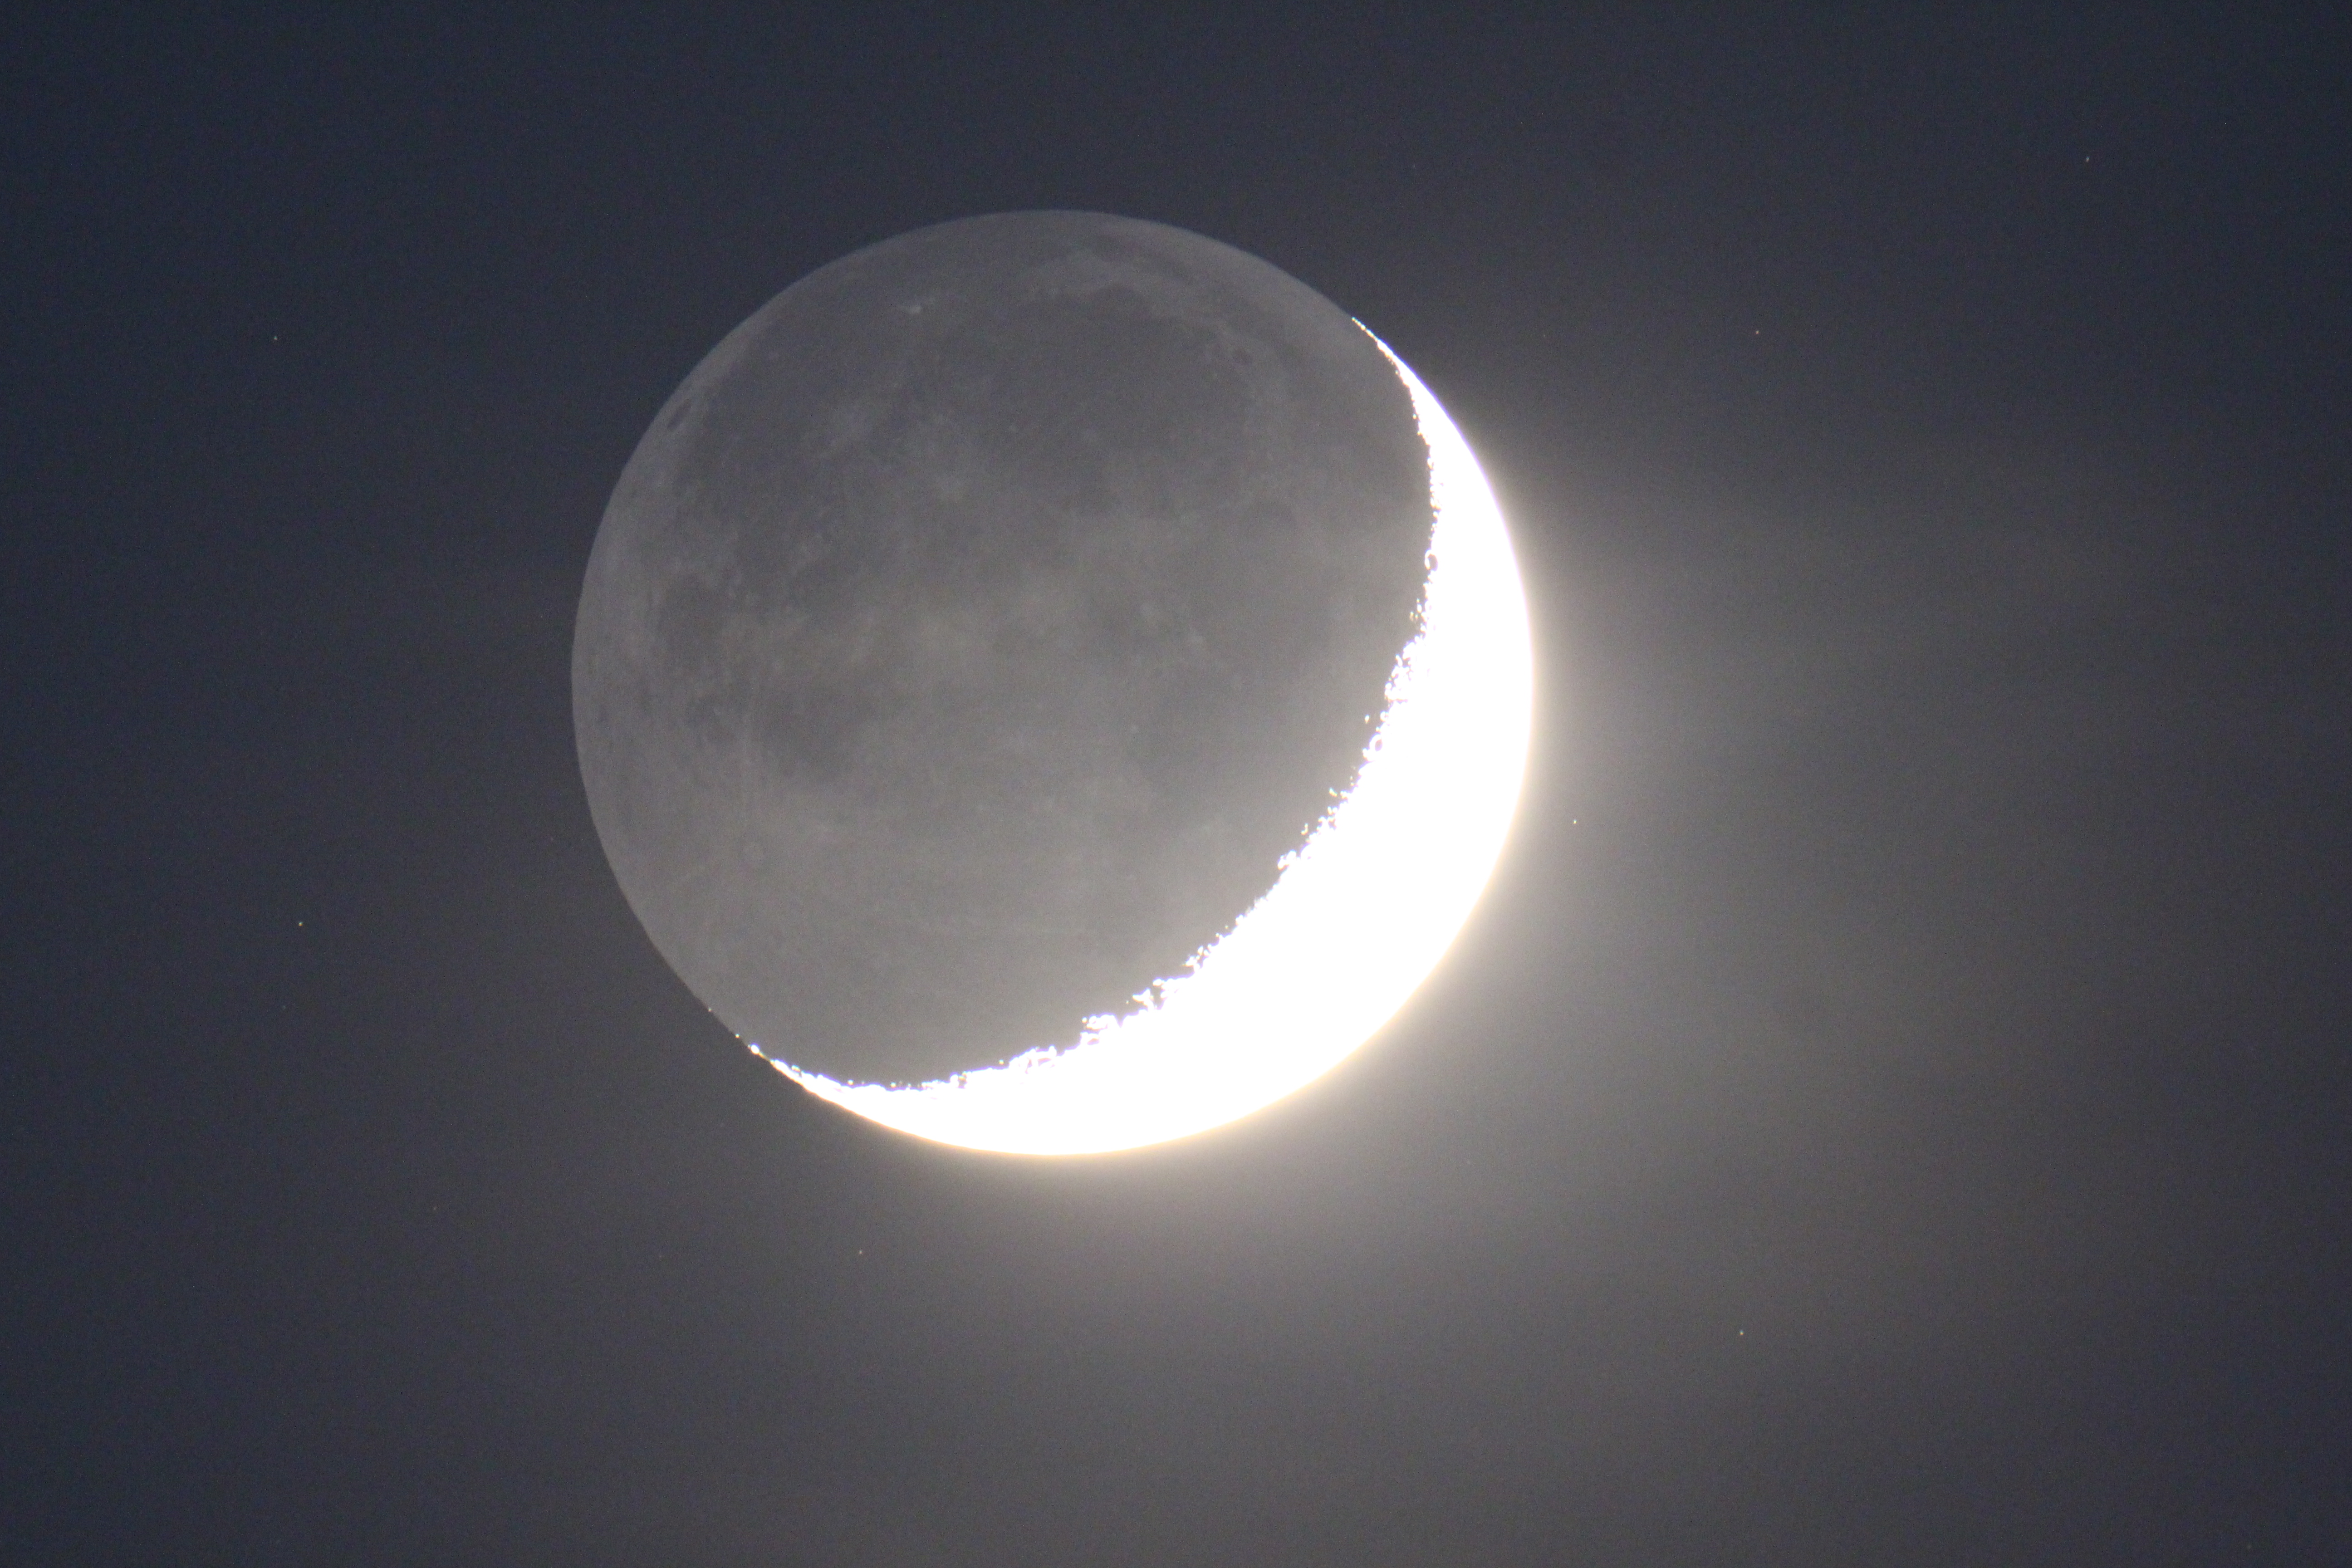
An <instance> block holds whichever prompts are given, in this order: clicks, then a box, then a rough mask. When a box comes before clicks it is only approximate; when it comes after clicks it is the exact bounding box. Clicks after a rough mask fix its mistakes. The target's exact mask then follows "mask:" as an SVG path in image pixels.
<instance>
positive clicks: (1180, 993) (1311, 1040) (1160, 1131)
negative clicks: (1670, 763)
mask: <svg viewBox="0 0 2352 1568" xmlns="http://www.w3.org/2000/svg"><path fill="white" fill-rule="evenodd" d="M1373 341H1374V342H1379V340H1378V339H1377V338H1375V339H1374V340H1373ZM1381 353H1385V354H1388V357H1389V362H1390V363H1391V364H1392V365H1394V366H1395V368H1396V372H1397V374H1398V375H1399V376H1401V377H1402V379H1403V381H1404V384H1405V386H1406V388H1407V389H1408V390H1409V391H1410V392H1411V394H1412V405H1413V411H1414V414H1415V416H1416V417H1417V419H1418V420H1419V422H1420V426H1421V433H1422V437H1423V439H1424V440H1425V441H1426V442H1427V443H1428V447H1429V467H1430V480H1431V484H1430V489H1431V498H1432V501H1433V509H1434V511H1435V524H1434V528H1433V532H1432V536H1431V542H1430V562H1431V563H1430V571H1429V579H1428V585H1427V589H1426V596H1425V599H1424V601H1423V618H1422V624H1421V627H1420V630H1419V632H1418V634H1417V635H1416V636H1415V637H1414V638H1413V639H1412V642H1411V643H1410V644H1409V645H1408V646H1407V647H1406V648H1405V650H1404V652H1403V654H1402V657H1401V658H1400V659H1399V660H1398V663H1397V666H1396V669H1395V671H1394V673H1393V675H1392V676H1391V679H1390V682H1389V701H1388V707H1387V710H1386V712H1385V714H1384V715H1383V717H1382V720H1381V724H1380V727H1379V729H1378V731H1377V732H1376V733H1375V734H1374V736H1373V739H1372V741H1371V743H1370V747H1369V748H1368V750H1367V752H1366V753H1365V759H1364V765H1363V768H1362V771H1361V773H1360V775H1359V778H1358V782H1357V784H1356V786H1355V788H1354V789H1353V790H1351V791H1350V792H1349V794H1348V795H1347V797H1346V798H1345V799H1344V800H1342V801H1340V802H1339V804H1338V805H1336V806H1335V807H1334V808H1333V809H1332V811H1331V812H1330V814H1329V815H1328V816H1326V817H1325V818H1324V820H1323V821H1322V823H1321V824H1320V825H1319V826H1318V827H1317V828H1316V829H1315V831H1314V832H1313V833H1312V834H1311V835H1309V836H1308V837H1307V842H1306V843H1305V844H1304V845H1303V846H1302V847H1300V848H1299V849H1298V850H1297V852H1296V853H1295V854H1294V855H1292V856H1291V857H1290V858H1289V859H1288V861H1287V863H1286V865H1285V867H1284V868H1283V870H1282V873H1281V875H1280V877H1279V878H1278V879H1276V882H1275V884H1274V886H1273V887H1272V888H1271V889H1269V890H1268V891H1267V892H1266V893H1265V896H1264V897H1263V898H1262V899H1260V900H1258V902H1257V903H1256V904H1255V905H1254V906H1253V907H1252V908H1251V909H1250V910H1248V911H1247V912H1245V913H1244V915H1243V916H1242V917H1241V919H1240V920H1239V921H1236V922H1235V923H1234V927H1233V928H1232V930H1230V931H1227V932H1226V933H1225V934H1224V935H1223V937H1221V938H1220V939H1218V940H1217V941H1216V942H1213V943H1212V944H1211V945H1210V946H1209V947H1207V948H1206V949H1204V950H1203V951H1202V952H1201V954H1200V955H1199V956H1198V957H1196V958H1195V959H1194V961H1193V963H1192V966H1191V968H1190V969H1189V970H1188V971H1187V972H1186V973H1181V974H1178V975H1175V976H1172V977H1171V978H1169V979H1166V980H1163V981H1160V982H1159V983H1157V984H1155V985H1154V986H1153V988H1152V991H1151V992H1150V994H1148V995H1147V996H1140V997H1139V998H1137V1001H1138V1004H1139V1005H1138V1006H1137V1008H1136V1010H1135V1011H1133V1012H1130V1013H1127V1014H1124V1015H1121V1016H1105V1017H1100V1018H1094V1019H1090V1020H1088V1023H1087V1029H1086V1032H1085V1034H1084V1035H1083V1037H1081V1038H1080V1040H1079V1042H1078V1043H1077V1044H1076V1046H1074V1047H1070V1048H1068V1049H1066V1050H1062V1051H1057V1052H1047V1051H1034V1052H1031V1053H1029V1054H1028V1055H1026V1056H1023V1057H1018V1058H1014V1059H1013V1060H1012V1061H1010V1062H1007V1063H1005V1064H1004V1065H1003V1066H1001V1067H993V1068H983V1069H981V1070H978V1071H974V1072H969V1073H961V1074H958V1075H956V1076H954V1077H952V1078H948V1079H941V1080H940V1081H937V1082H931V1083H920V1084H913V1085H887V1084H844V1083H838V1082H835V1080H833V1079H829V1078H826V1077H824V1076H823V1075H822V1074H818V1073H814V1072H809V1071H804V1070H803V1069H801V1068H794V1067H792V1066H789V1065H787V1064H785V1063H783V1062H781V1061H779V1062H776V1063H775V1064H774V1065H775V1066H776V1068H778V1069H779V1070H780V1071H782V1072H783V1073H784V1074H785V1075H786V1076H788V1077H790V1078H791V1079H793V1081H794V1082H796V1083H798V1084H800V1085H801V1086H802V1087H803V1089H808V1090H809V1091H810V1092H811V1093H813V1094H815V1095H817V1096H819V1097H820V1098H822V1099H824V1100H830V1101H832V1102H833V1103H834V1104H835V1105H839V1106H842V1107H844V1108H845V1109H846V1110H852V1111H855V1112H856V1113H857V1114H858V1115H860V1116H863V1117H866V1118H868V1119H869V1120H871V1121H878V1122H880V1123H882V1124H883V1125H885V1126H887V1127H893V1128H896V1129H898V1131H903V1132H910V1133H913V1134H915V1135H916V1136H918V1137H921V1138H928V1139H931V1140H934V1141H936V1142H942V1143H951V1144H958V1145H961V1146H962V1147H965V1148H970V1149H982V1150H992V1151H998V1152H1005V1153H1018V1154H1087V1153H1100V1152H1108V1151H1112V1150H1119V1149H1132V1148H1138V1147H1140V1146H1142V1145H1145V1144H1149V1143H1159V1142H1167V1141H1168V1140H1171V1139H1175V1138H1182V1137H1185V1136H1187V1135H1189V1134H1192V1133H1194V1132H1201V1131H1206V1130H1208V1129H1210V1128H1212V1127H1217V1126H1222V1125H1223V1124H1224V1123H1225V1122H1228V1121H1234V1120H1235V1119H1237V1118H1239V1117H1243V1116H1246V1115H1248V1114H1249V1113H1250V1112H1251V1111H1254V1110H1259V1109H1261V1108H1262V1107H1265V1106H1266V1105H1270V1104H1272V1103H1273V1102H1274V1101H1276V1100H1280V1099H1281V1098H1283V1097H1284V1096H1285V1095H1287V1094H1289V1093H1291V1092H1293V1091H1294V1090H1296V1089H1300V1088H1302V1087H1304V1086H1305V1085H1307V1084H1308V1083H1311V1082H1313V1081H1314V1080H1315V1079H1318V1078H1320V1077H1321V1076H1322V1075H1323V1074H1324V1073H1326V1072H1328V1071H1329V1070H1330V1069H1331V1068H1333V1067H1335V1066H1337V1065H1338V1064H1339V1062H1340V1061H1341V1060H1342V1059H1344V1058H1346V1057H1348V1056H1349V1054H1350V1053H1352V1052H1353V1051H1354V1050H1355V1049H1356V1048H1357V1047H1359V1046H1360V1045H1362V1044H1363V1043H1364V1042H1365V1041H1366V1040H1368V1039H1370V1037H1371V1036H1372V1035H1373V1034H1375V1033H1376V1032H1378V1031H1379V1029H1380V1028H1381V1026H1383V1025H1384V1024H1386V1023H1387V1022H1388V1021H1389V1019H1390V1018H1391V1016H1394V1015H1395V1013H1396V1011H1397V1010H1398V1009H1399V1008H1400V1007H1402V1006H1403V1005H1404V1003H1405V1001H1406V999H1407V998H1408V997H1410V996H1411V995H1412V993H1413V992H1414V991H1415V990H1416V989H1417V988H1418V987H1419V986H1420V984H1421V983H1422V981H1423V979H1425V978H1426V977H1427V976H1428V974H1429V973H1430V971H1431V970H1432V969H1433V968H1435V967H1436V964H1437V962H1438V960H1439V959H1440V958H1442V957H1443V956H1444V953H1445V951H1446V949H1447V948H1448V947H1450V946H1451V945H1452V944H1453V942H1454V936H1455V935H1456V933H1457V932H1459V931H1460V930H1461V928H1462V925H1463V923H1464V922H1465V921H1466V920H1468V918H1469V916H1470V911H1471V910H1472V909H1473V908H1474V907H1475V905H1476V903H1477V901H1478V898H1479V895H1480V894H1481V893H1482V892H1483V891H1484V890H1485V889H1486V882H1487V880H1488V879H1489V877H1490V876H1491V875H1492V874H1493V871H1494V868H1495V862H1496V858H1497V857H1498V856H1499V855H1500V853H1501V851H1502V847H1503V840H1504V837H1505V835H1506V834H1507V831H1508V830H1509V827H1510V823H1511V817H1512V814H1513V812H1514V810H1515V809H1516V807H1517V802H1518V796H1519V788H1520V783H1521V779H1522V777H1523V775H1524V773H1525V772H1526V765H1527V755H1528V735H1529V728H1530V723H1531V718H1532V709H1533V695H1534V693H1533V681H1534V671H1533V663H1534V660H1533V651H1532V647H1531V645H1530V641H1529V636H1528V616H1527V603H1526V598H1525V595H1524V593H1523V591H1522V589H1521V586H1520V583H1519V574H1518V568H1517V563H1516V561H1515V560H1514V558H1513V555H1512V552H1511V542H1510V537H1509V534H1508V532H1507V531H1506V529H1505V527H1504V523H1503V517H1502V512H1501V510H1500V509H1499V508H1498V507H1497V506H1496V502H1495V497H1494V493H1493V491H1492V490H1491V489H1489V488H1488V487H1487V484H1486V476H1485V474H1484V473H1482V472H1481V471H1480V469H1479V468H1478V460H1477V458H1475V456H1473V455H1472V453H1471V450H1470V447H1469V444H1468V443H1467V442H1466V441H1465V440H1464V439H1463V437H1462V433H1461V432H1460V431H1459V430H1458V429H1456V428H1455V427H1454V422H1453V420H1452V419H1450V418H1448V417H1447V416H1446V413H1445V410H1444V408H1443V407H1442V406H1440V405H1439V404H1438V401H1437V399H1436V398H1435V397H1433V396H1432V395H1431V394H1430V392H1429V389H1428V388H1427V387H1425V386H1423V384H1421V381H1420V379H1419V378H1418V377H1416V376H1415V375H1414V374H1412V370H1411V369H1410V368H1409V367H1407V366H1406V364H1405V363H1404V362H1403V361H1402V360H1400V359H1398V358H1397V357H1396V355H1395V354H1393V353H1390V352H1389V349H1388V346H1387V345H1386V344H1385V343H1382V344H1381Z"/></svg>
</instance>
